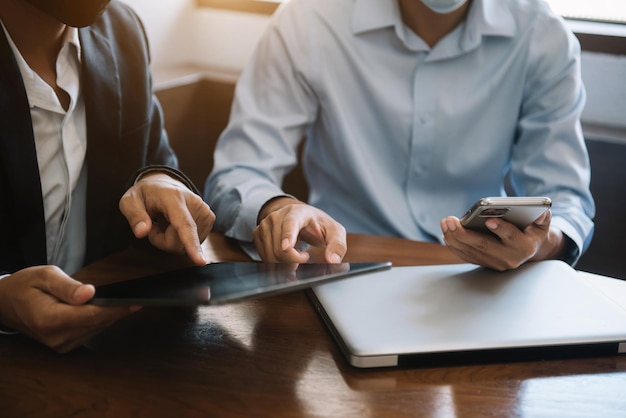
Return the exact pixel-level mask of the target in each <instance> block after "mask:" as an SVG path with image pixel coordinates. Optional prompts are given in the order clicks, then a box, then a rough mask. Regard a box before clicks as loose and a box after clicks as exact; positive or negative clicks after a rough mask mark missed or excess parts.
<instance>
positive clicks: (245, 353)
mask: <svg viewBox="0 0 626 418" xmlns="http://www.w3.org/2000/svg"><path fill="white" fill-rule="evenodd" d="M349 248H350V250H349V253H348V255H347V258H346V260H347V261H366V260H390V261H392V262H394V263H395V265H418V264H443V263H456V262H459V260H458V259H456V258H455V257H454V256H453V255H452V254H451V253H449V252H448V251H447V249H446V248H444V247H441V246H439V245H435V244H426V243H419V242H411V241H406V240H401V239H394V238H381V237H371V236H361V235H351V236H350V237H349ZM206 252H207V255H208V256H209V257H210V258H211V259H212V260H213V261H229V260H231V261H239V260H246V259H247V258H246V257H245V256H244V255H243V254H242V253H241V251H239V249H238V248H237V246H236V245H234V244H233V243H232V242H229V241H227V240H225V239H224V238H223V237H222V236H221V235H218V234H212V235H211V236H210V238H209V240H208V243H207V245H206ZM184 264H185V261H184V260H182V259H181V258H180V257H173V256H163V255H158V256H155V254H148V253H142V252H138V251H128V252H125V253H123V254H118V255H115V256H113V257H110V258H108V259H106V260H102V261H100V262H98V263H96V264H94V265H91V266H88V267H87V268H85V269H84V270H82V271H81V272H80V273H79V274H77V275H76V277H77V278H79V279H81V280H83V281H88V282H93V283H100V282H107V281H114V280H121V279H127V278H131V277H138V276H141V275H144V274H147V273H149V272H153V271H159V270H165V269H171V268H176V267H179V266H181V265H184ZM68 416H73V417H74V416H75V417H92V416H95V417H99V416H106V417H115V418H117V417H125V416H137V417H213V416H216V417H224V416H226V417H230V416H233V417H411V416H417V417H485V416H494V417H512V416H532V417H568V416H571V417H603V418H605V417H612V416H621V417H624V416H626V358H625V357H620V356H613V357H600V358H592V359H581V360H562V361H538V362H522V363H504V364H488V365H471V366H461V367H433V368H419V369H398V368H392V369H376V370H362V369H356V368H353V367H351V366H350V365H349V364H348V363H347V362H346V361H345V359H344V358H343V357H342V355H341V353H340V351H339V349H338V347H337V346H336V345H335V343H334V341H333V340H332V338H331V336H330V334H329V332H328V331H327V329H326V328H325V326H324V324H323V323H322V321H321V319H320V318H319V317H318V316H317V314H316V312H315V310H314V309H313V307H312V305H311V304H310V302H309V300H308V299H307V297H306V295H305V294H304V292H295V293H291V294H287V295H280V296H273V297H269V298H266V299H260V300H256V301H249V302H242V303H239V304H233V305H227V306H221V307H202V308H193V309H192V308H184V309H183V308H178V309H171V308H167V309H166V308H144V309H143V310H141V311H140V312H138V313H136V314H134V315H132V316H130V317H128V318H127V319H125V320H123V321H122V322H119V323H118V324H116V325H114V326H113V327H111V328H110V329H108V330H106V331H105V332H104V333H102V334H101V335H100V336H98V337H96V338H95V339H94V340H93V341H92V342H90V343H89V344H88V345H87V346H85V347H83V348H80V349H78V350H76V351H73V352H71V353H69V354H66V355H60V354H56V353H55V352H53V351H51V350H49V349H47V348H45V347H43V346H41V345H39V344H37V343H34V342H32V341H29V340H28V339H26V338H23V337H20V336H11V337H5V336H0V417H3V418H9V417H68Z"/></svg>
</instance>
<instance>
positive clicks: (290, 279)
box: [91, 262, 391, 306]
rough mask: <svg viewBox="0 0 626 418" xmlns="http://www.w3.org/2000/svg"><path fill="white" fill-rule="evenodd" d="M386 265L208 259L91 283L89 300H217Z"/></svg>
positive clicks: (272, 292)
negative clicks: (93, 290)
mask: <svg viewBox="0 0 626 418" xmlns="http://www.w3.org/2000/svg"><path fill="white" fill-rule="evenodd" d="M390 267H391V263H390V262H372V263H339V264H322V263H317V264H316V263H310V264H288V263H258V262H223V263H211V264H207V265H205V266H200V267H187V268H183V269H179V270H175V271H170V272H166V273H160V274H156V275H151V276H146V277H141V278H138V279H132V280H127V281H123V282H117V283H112V284H107V285H101V286H96V294H95V296H94V298H93V299H92V300H91V303H92V304H95V305H141V306H196V305H222V304H226V303H232V302H237V301H240V300H244V299H251V298H259V297H263V296H270V295H275V294H279V293H285V292H290V291H294V290H299V289H305V288H308V287H311V286H313V285H318V284H321V283H327V282H330V281H334V280H339V279H343V278H346V277H352V276H355V275H357V274H363V273H367V272H373V271H379V270H385V269H389V268H390Z"/></svg>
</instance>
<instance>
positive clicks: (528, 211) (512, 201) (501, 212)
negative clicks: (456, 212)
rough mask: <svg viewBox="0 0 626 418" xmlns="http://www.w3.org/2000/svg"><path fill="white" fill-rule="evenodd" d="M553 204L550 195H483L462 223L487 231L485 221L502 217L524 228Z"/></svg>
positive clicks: (462, 219) (463, 218)
mask: <svg viewBox="0 0 626 418" xmlns="http://www.w3.org/2000/svg"><path fill="white" fill-rule="evenodd" d="M551 206H552V200H550V198H549V197H483V198H482V199H478V201H477V202H476V203H475V204H474V206H472V208H471V209H470V210H468V211H467V213H466V214H465V215H463V217H462V218H461V225H463V226H464V227H465V228H468V229H473V230H477V231H486V230H488V228H487V227H486V226H485V221H486V220H487V219H489V218H502V219H503V220H505V221H507V222H510V223H512V224H513V225H515V226H517V227H518V228H519V229H521V230H524V228H526V227H527V226H528V225H530V224H531V223H533V222H535V220H536V219H537V218H538V217H539V216H541V215H542V214H543V213H544V212H545V211H547V210H548V209H550V207H551Z"/></svg>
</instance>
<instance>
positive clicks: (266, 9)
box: [196, 0, 280, 15]
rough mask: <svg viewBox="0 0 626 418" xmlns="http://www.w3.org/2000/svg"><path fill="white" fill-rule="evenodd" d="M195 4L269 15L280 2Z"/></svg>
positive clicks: (208, 0)
mask: <svg viewBox="0 0 626 418" xmlns="http://www.w3.org/2000/svg"><path fill="white" fill-rule="evenodd" d="M196 4H197V5H198V7H210V8H213V9H226V10H233V11H236V12H245V13H256V14H264V15H271V14H272V13H274V11H275V10H276V9H277V8H278V6H279V5H280V0H196Z"/></svg>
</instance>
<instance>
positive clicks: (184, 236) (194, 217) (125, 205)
mask: <svg viewBox="0 0 626 418" xmlns="http://www.w3.org/2000/svg"><path fill="white" fill-rule="evenodd" d="M120 210H121V211H122V213H123V214H124V216H126V219H128V223H129V224H130V227H131V228H132V230H133V232H134V234H135V236H136V237H137V238H144V237H146V236H147V237H148V239H149V240H150V242H151V243H152V245H154V246H155V247H157V248H160V249H162V250H165V251H169V252H173V253H178V254H184V253H186V254H187V255H188V256H189V258H190V259H191V260H192V261H193V262H194V263H195V264H197V265H204V264H206V263H207V260H206V258H205V256H204V253H203V252H202V248H201V247H200V244H201V243H202V241H204V240H205V239H206V237H207V236H208V235H209V232H210V231H211V228H212V227H213V222H215V214H214V213H213V211H211V209H210V208H209V206H208V205H207V204H206V203H205V202H204V201H203V200H202V198H201V197H200V196H198V195H196V194H195V193H193V192H192V191H191V190H189V189H188V188H187V187H185V185H184V184H182V183H181V182H179V181H178V180H176V179H173V178H171V177H170V176H168V175H167V174H163V173H151V174H148V175H146V176H145V177H142V178H141V179H140V180H139V181H138V182H137V183H136V184H135V185H134V186H133V187H131V188H130V189H128V191H127V192H126V193H125V194H124V196H122V199H121V200H120Z"/></svg>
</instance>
